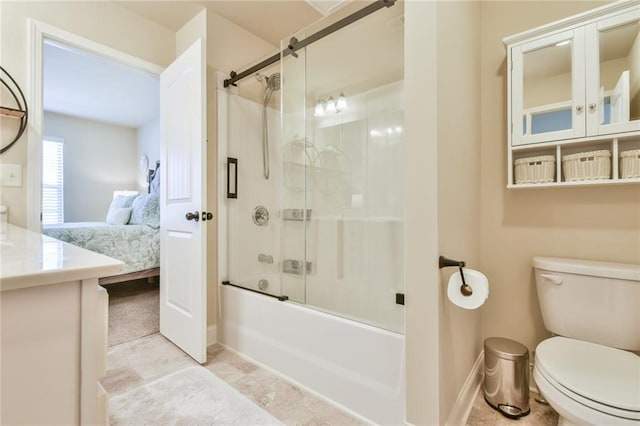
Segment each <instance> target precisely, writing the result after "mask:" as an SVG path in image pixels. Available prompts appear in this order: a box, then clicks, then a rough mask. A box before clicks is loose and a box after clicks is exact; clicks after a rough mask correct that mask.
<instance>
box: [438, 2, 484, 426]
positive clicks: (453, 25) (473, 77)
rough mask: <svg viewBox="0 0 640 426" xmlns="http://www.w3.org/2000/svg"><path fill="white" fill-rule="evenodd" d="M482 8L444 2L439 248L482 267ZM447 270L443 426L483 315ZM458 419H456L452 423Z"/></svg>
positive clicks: (442, 321)
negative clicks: (451, 295)
mask: <svg viewBox="0 0 640 426" xmlns="http://www.w3.org/2000/svg"><path fill="white" fill-rule="evenodd" d="M479 16H480V3H479V2H470V1H459V2H439V3H438V60H437V64H438V101H437V104H438V250H439V254H441V255H443V256H446V257H449V258H452V259H456V260H464V261H466V262H467V266H468V267H469V268H473V269H477V270H482V268H481V265H480V20H479V19H478V18H479ZM454 272H456V269H455V268H446V269H442V270H441V272H440V277H441V282H440V291H441V294H440V298H439V300H438V302H439V304H440V308H439V312H440V316H439V328H440V338H439V347H440V413H441V414H440V424H443V423H444V421H445V420H446V419H447V416H448V415H449V413H450V412H451V408H452V407H453V404H454V402H455V401H456V398H457V396H458V392H459V391H460V389H461V388H462V386H463V384H464V382H465V380H466V379H467V376H468V374H469V372H470V371H471V369H472V367H473V364H474V363H475V361H476V359H477V357H478V355H479V354H480V351H481V350H482V341H481V336H480V331H481V330H480V315H481V312H482V310H483V309H485V308H484V307H481V308H479V309H477V310H467V309H463V308H460V307H458V306H456V305H454V304H452V303H451V302H450V301H449V299H448V298H447V295H446V293H447V291H446V288H447V283H448V280H449V277H450V276H451V274H452V273H454ZM452 420H453V419H452Z"/></svg>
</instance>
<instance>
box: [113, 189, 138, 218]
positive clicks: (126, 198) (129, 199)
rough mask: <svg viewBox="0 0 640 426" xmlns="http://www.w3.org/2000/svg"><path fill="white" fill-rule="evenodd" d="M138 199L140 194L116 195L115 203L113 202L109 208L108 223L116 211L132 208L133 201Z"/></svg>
mask: <svg viewBox="0 0 640 426" xmlns="http://www.w3.org/2000/svg"><path fill="white" fill-rule="evenodd" d="M136 198H138V194H134V195H116V197H115V198H114V199H113V201H111V205H110V206H109V210H108V211H107V219H106V221H107V222H109V215H113V213H114V212H115V210H116V209H121V208H123V207H131V205H132V204H133V201H134V200H135V199H136ZM125 223H126V222H125Z"/></svg>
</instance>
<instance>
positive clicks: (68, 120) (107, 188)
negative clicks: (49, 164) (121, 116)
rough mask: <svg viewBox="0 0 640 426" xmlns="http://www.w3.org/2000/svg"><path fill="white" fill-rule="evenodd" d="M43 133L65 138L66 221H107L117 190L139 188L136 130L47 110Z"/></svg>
mask: <svg viewBox="0 0 640 426" xmlns="http://www.w3.org/2000/svg"><path fill="white" fill-rule="evenodd" d="M43 129H44V130H43V135H44V136H45V137H47V136H49V137H51V136H53V137H58V138H63V139H64V221H65V222H104V221H105V220H106V217H107V210H108V209H109V204H111V200H112V199H113V191H115V190H122V189H128V190H133V191H136V190H138V187H137V179H136V178H137V176H138V157H137V154H138V152H137V151H138V149H137V145H138V141H137V137H136V129H133V128H130V127H123V126H116V125H113V124H107V123H101V122H98V121H93V120H86V119H82V118H77V117H71V116H69V115H63V114H56V113H53V112H45V114H44V120H43Z"/></svg>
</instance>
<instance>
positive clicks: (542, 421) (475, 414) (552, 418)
mask: <svg viewBox="0 0 640 426" xmlns="http://www.w3.org/2000/svg"><path fill="white" fill-rule="evenodd" d="M529 395H530V399H529V407H530V408H531V413H529V414H528V415H527V416H525V417H520V418H519V419H509V418H507V417H504V416H503V415H502V414H500V413H499V412H497V411H496V410H494V409H493V408H491V407H490V406H489V404H487V402H486V401H485V400H484V396H483V395H482V390H480V392H478V395H477V397H476V399H475V401H474V403H473V409H472V410H471V414H470V415H469V419H468V420H467V426H556V425H557V424H558V414H557V413H556V412H555V411H554V410H553V408H551V407H550V406H548V405H546V404H541V403H539V402H538V401H536V400H535V397H536V396H537V394H535V393H533V392H531V393H530V394H529Z"/></svg>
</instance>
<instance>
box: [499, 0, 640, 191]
mask: <svg viewBox="0 0 640 426" xmlns="http://www.w3.org/2000/svg"><path fill="white" fill-rule="evenodd" d="M503 41H504V43H505V45H506V46H507V63H508V73H507V75H508V77H507V93H508V110H507V111H508V117H507V123H508V132H507V133H508V140H509V143H508V148H507V149H508V161H509V164H508V170H509V172H508V185H507V187H509V188H521V187H540V186H564V185H593V184H612V183H616V184H617V183H639V182H640V0H639V1H623V2H615V3H611V4H609V5H606V6H604V7H600V8H597V9H593V10H591V11H588V12H585V13H582V14H579V15H576V16H572V17H569V18H566V19H563V20H561V21H557V22H553V23H550V24H547V25H544V26H541V27H538V28H535V29H533V30H530V31H526V32H523V33H519V34H516V35H513V36H510V37H506V38H505V39H504V40H503ZM636 163H637V164H636Z"/></svg>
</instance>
